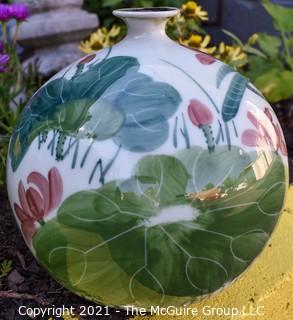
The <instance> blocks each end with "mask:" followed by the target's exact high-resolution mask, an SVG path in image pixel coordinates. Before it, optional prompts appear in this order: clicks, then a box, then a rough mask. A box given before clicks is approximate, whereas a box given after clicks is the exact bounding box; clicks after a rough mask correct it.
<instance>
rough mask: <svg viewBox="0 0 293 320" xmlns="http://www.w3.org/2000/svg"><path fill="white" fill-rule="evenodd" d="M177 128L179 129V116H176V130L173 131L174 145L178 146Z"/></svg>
mask: <svg viewBox="0 0 293 320" xmlns="http://www.w3.org/2000/svg"><path fill="white" fill-rule="evenodd" d="M177 129H178V117H176V118H175V126H174V132H173V145H174V147H175V148H177V147H178V138H177Z"/></svg>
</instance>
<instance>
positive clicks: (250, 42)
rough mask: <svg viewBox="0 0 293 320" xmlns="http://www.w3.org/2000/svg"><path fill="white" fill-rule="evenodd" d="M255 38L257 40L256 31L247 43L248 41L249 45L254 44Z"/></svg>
mask: <svg viewBox="0 0 293 320" xmlns="http://www.w3.org/2000/svg"><path fill="white" fill-rule="evenodd" d="M257 40H258V34H257V33H254V34H253V35H252V36H250V37H249V39H248V43H249V44H250V45H254V44H255V43H256V41H257Z"/></svg>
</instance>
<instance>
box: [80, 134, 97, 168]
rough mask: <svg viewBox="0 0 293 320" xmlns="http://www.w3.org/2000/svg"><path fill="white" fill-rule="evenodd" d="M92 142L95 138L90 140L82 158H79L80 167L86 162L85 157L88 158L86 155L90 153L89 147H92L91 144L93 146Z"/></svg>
mask: <svg viewBox="0 0 293 320" xmlns="http://www.w3.org/2000/svg"><path fill="white" fill-rule="evenodd" d="M94 143H95V140H93V141H92V142H91V144H90V145H89V146H88V148H87V149H86V151H85V153H84V156H83V158H82V160H81V163H80V167H81V168H83V167H84V165H85V162H86V160H87V158H88V156H89V154H90V152H91V149H92V146H93V144H94Z"/></svg>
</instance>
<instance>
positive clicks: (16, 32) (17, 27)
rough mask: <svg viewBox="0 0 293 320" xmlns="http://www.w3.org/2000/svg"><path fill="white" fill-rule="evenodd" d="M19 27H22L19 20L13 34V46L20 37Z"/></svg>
mask: <svg viewBox="0 0 293 320" xmlns="http://www.w3.org/2000/svg"><path fill="white" fill-rule="evenodd" d="M19 27H20V22H19V21H17V22H16V29H15V32H14V36H13V46H14V47H16V41H17V37H18V33H19Z"/></svg>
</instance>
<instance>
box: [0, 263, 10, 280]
mask: <svg viewBox="0 0 293 320" xmlns="http://www.w3.org/2000/svg"><path fill="white" fill-rule="evenodd" d="M11 270H12V261H11V260H7V259H5V260H4V261H3V262H1V264H0V279H1V278H5V277H7V276H8V274H9V273H10V271H11Z"/></svg>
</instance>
